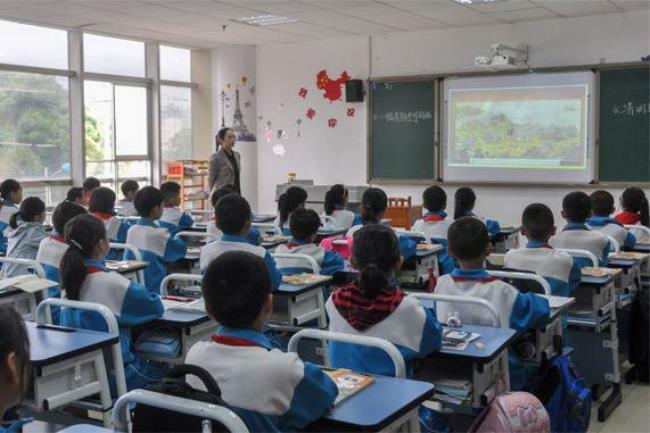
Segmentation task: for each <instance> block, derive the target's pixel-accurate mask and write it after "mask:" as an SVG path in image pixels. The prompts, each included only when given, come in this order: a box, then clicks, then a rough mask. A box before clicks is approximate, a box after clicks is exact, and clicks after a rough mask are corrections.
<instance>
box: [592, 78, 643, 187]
mask: <svg viewBox="0 0 650 433" xmlns="http://www.w3.org/2000/svg"><path fill="white" fill-rule="evenodd" d="M598 129H599V137H600V153H599V180H600V181H601V182H608V181H609V182H650V68H648V67H639V68H627V69H603V70H602V71H601V72H600V122H599V128H598Z"/></svg>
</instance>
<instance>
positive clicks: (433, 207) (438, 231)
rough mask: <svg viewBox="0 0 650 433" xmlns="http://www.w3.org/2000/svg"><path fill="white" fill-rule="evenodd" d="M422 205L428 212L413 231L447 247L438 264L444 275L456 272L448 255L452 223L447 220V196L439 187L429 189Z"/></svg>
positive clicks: (423, 197) (442, 252) (440, 254)
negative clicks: (449, 232) (448, 235)
mask: <svg viewBox="0 0 650 433" xmlns="http://www.w3.org/2000/svg"><path fill="white" fill-rule="evenodd" d="M422 204H423V206H424V208H425V209H426V210H427V212H426V213H425V214H424V215H423V216H422V218H420V219H419V220H417V221H416V222H415V224H413V231H415V232H421V233H424V234H425V235H426V236H427V238H428V239H431V240H433V241H434V242H436V243H438V244H442V245H443V246H444V247H445V251H441V252H440V253H439V254H438V263H439V264H440V270H441V273H442V274H448V273H450V272H451V271H453V270H454V268H455V267H456V264H455V263H454V260H453V259H452V258H451V257H449V255H448V254H447V251H446V249H447V230H449V226H450V225H451V222H450V221H449V220H447V213H446V212H445V209H446V207H447V194H446V193H445V190H444V189H442V188H440V187H439V186H437V185H433V186H430V187H428V188H427V189H425V190H424V192H423V193H422Z"/></svg>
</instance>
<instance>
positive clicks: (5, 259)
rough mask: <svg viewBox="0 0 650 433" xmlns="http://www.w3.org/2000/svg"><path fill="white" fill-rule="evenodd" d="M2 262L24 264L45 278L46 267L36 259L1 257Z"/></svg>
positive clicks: (0, 261)
mask: <svg viewBox="0 0 650 433" xmlns="http://www.w3.org/2000/svg"><path fill="white" fill-rule="evenodd" d="M0 263H12V264H15V265H23V266H26V267H27V268H29V269H32V270H33V271H34V273H35V274H36V275H38V277H39V278H45V269H44V268H43V265H41V264H40V263H39V262H37V261H36V260H32V259H16V258H13V257H0Z"/></svg>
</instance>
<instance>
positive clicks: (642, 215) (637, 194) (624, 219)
mask: <svg viewBox="0 0 650 433" xmlns="http://www.w3.org/2000/svg"><path fill="white" fill-rule="evenodd" d="M621 207H623V212H621V213H619V214H618V215H616V216H615V217H614V218H615V219H616V221H618V222H620V223H621V224H625V225H635V224H641V225H642V226H646V227H650V212H649V211H648V199H647V197H646V195H645V192H643V190H642V189H641V188H639V187H637V186H631V187H629V188H625V191H623V195H622V196H621Z"/></svg>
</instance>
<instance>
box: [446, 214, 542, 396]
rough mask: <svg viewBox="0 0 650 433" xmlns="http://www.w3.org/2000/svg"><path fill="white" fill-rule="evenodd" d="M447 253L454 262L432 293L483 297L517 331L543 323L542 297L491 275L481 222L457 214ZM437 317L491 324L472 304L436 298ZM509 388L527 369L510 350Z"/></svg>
mask: <svg viewBox="0 0 650 433" xmlns="http://www.w3.org/2000/svg"><path fill="white" fill-rule="evenodd" d="M448 239H449V254H450V255H451V256H452V257H454V258H455V259H456V262H457V263H458V266H459V267H457V268H456V269H454V271H453V272H452V273H451V274H450V275H443V276H442V277H440V278H438V284H437V285H436V293H438V294H441V295H454V296H472V297H476V298H481V299H485V300H486V301H488V302H490V303H491V304H492V305H493V306H494V308H495V309H496V311H497V313H498V315H499V317H500V320H501V323H502V325H503V326H508V327H510V328H511V329H514V330H517V331H520V330H527V329H534V328H541V327H543V326H544V325H545V324H546V323H547V322H548V320H549V314H550V308H549V303H548V301H547V300H546V299H545V298H542V297H540V296H537V295H535V294H534V293H521V292H519V291H518V290H517V289H516V288H514V287H512V286H511V285H509V284H507V283H505V282H503V281H501V280H497V279H495V278H493V277H491V276H490V275H489V274H488V273H487V271H486V270H485V268H484V267H483V264H484V262H485V258H486V257H487V255H488V253H489V243H490V237H489V234H488V231H487V228H486V226H485V224H483V222H482V221H481V220H479V219H477V218H474V217H461V218H459V219H457V220H456V221H454V223H453V224H452V225H451V227H449V233H448ZM437 312H438V317H439V318H440V320H441V321H443V323H445V322H448V321H449V319H450V318H451V317H455V318H456V319H458V320H460V322H461V323H466V324H471V325H486V326H489V325H491V320H490V317H489V315H487V314H485V311H484V310H481V309H479V308H477V307H475V306H472V305H467V304H462V303H454V302H438V303H437ZM509 360H510V388H511V389H512V390H515V391H516V390H521V389H524V388H525V386H526V384H527V383H528V380H529V377H530V376H529V373H528V372H527V369H526V367H525V366H524V364H523V362H522V361H521V359H520V358H519V357H518V356H517V355H516V354H515V353H514V351H511V352H510V356H509Z"/></svg>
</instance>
